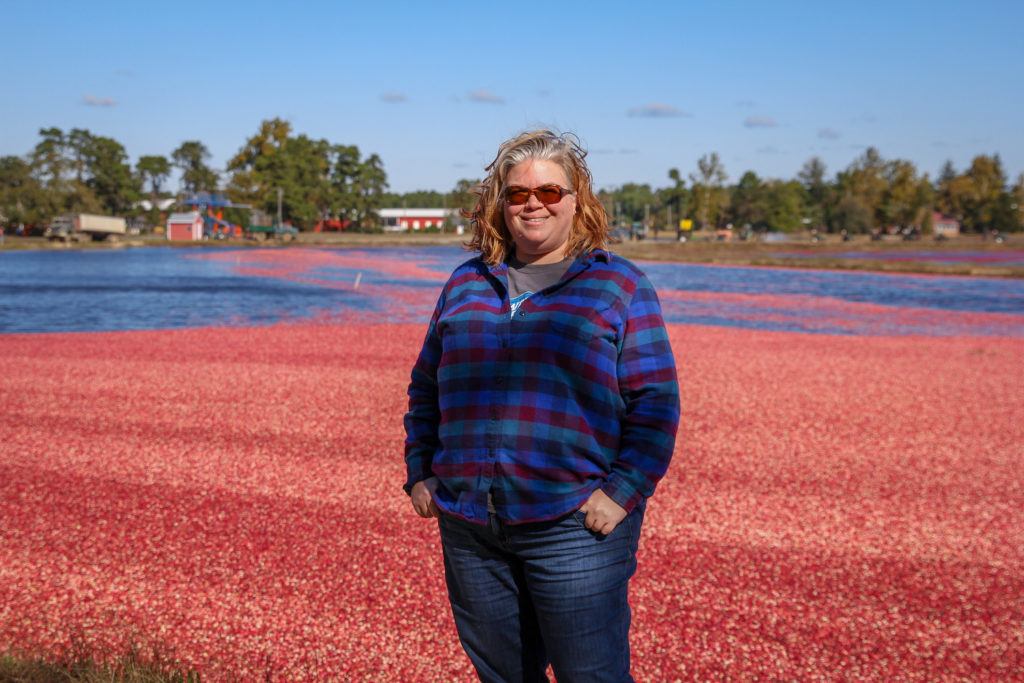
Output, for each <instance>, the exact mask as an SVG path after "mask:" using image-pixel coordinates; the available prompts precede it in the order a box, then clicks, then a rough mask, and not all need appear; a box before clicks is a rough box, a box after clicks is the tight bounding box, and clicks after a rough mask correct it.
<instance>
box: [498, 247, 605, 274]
mask: <svg viewBox="0 0 1024 683" xmlns="http://www.w3.org/2000/svg"><path fill="white" fill-rule="evenodd" d="M611 260H612V255H611V252H609V251H608V250H606V249H591V250H590V251H588V252H586V253H584V254H580V255H579V256H577V257H576V260H575V261H573V263H572V265H571V266H569V270H579V269H581V267H586V266H589V265H590V264H591V263H593V262H594V261H604V262H605V263H609V262H611ZM488 270H490V272H491V274H492V275H495V276H500V275H505V274H506V273H508V263H505V262H504V261H502V262H501V263H499V264H498V265H496V266H491V267H490V268H488Z"/></svg>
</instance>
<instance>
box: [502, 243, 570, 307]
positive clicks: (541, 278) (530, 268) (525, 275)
mask: <svg viewBox="0 0 1024 683" xmlns="http://www.w3.org/2000/svg"><path fill="white" fill-rule="evenodd" d="M572 262H573V259H572V257H567V258H564V259H562V260H561V261H559V262H558V263H544V264H536V263H523V262H522V261H520V260H519V259H517V258H516V257H515V256H512V257H510V258H509V260H508V298H509V301H510V302H511V304H512V315H515V313H516V310H517V309H518V308H519V306H520V305H521V304H522V303H523V302H524V301H526V300H527V299H528V298H530V296H531V295H533V294H536V293H537V292H539V291H541V290H543V289H547V288H548V287H550V286H551V285H553V284H555V283H556V282H558V281H559V280H561V279H562V276H563V275H565V271H567V270H569V266H571V265H572Z"/></svg>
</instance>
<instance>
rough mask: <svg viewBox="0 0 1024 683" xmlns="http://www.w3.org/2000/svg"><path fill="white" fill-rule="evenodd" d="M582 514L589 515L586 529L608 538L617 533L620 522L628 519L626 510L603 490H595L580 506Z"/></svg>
mask: <svg viewBox="0 0 1024 683" xmlns="http://www.w3.org/2000/svg"><path fill="white" fill-rule="evenodd" d="M580 512H585V513H587V521H586V522H585V524H586V527H587V528H588V529H590V530H591V531H594V532H596V533H599V534H604V535H605V536H607V535H608V534H610V533H611V532H613V531H615V527H617V526H618V525H619V522H621V521H622V520H624V519H625V518H626V510H625V509H624V508H623V507H622V506H621V505H619V504H618V503H616V502H615V501H614V500H612V499H611V498H609V497H608V495H607V494H606V493H605V492H604V491H602V490H601V489H595V490H594V492H593V493H591V494H590V498H587V502H586V503H584V504H583V505H581V506H580Z"/></svg>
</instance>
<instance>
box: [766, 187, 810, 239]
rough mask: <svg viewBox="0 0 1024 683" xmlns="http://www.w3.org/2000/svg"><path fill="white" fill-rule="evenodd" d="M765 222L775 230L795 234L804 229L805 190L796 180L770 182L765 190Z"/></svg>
mask: <svg viewBox="0 0 1024 683" xmlns="http://www.w3.org/2000/svg"><path fill="white" fill-rule="evenodd" d="M763 196H764V199H763V202H764V220H765V223H767V224H768V226H769V227H770V228H771V229H773V230H781V231H782V232H794V231H797V230H800V229H801V228H802V227H803V219H804V197H805V193H804V188H803V185H801V184H800V183H799V182H798V181H796V180H770V181H768V182H767V183H765V186H764V190H763Z"/></svg>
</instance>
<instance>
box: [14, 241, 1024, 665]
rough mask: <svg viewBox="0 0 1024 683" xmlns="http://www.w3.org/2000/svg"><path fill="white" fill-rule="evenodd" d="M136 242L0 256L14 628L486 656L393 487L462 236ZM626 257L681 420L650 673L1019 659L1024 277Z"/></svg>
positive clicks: (138, 641)
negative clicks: (382, 246)
mask: <svg viewBox="0 0 1024 683" xmlns="http://www.w3.org/2000/svg"><path fill="white" fill-rule="evenodd" d="M146 251H147V252H148V253H147V254H145V255H141V252H139V253H140V255H138V256H136V255H133V253H132V252H107V253H104V254H99V253H87V254H86V253H78V254H73V253H65V252H62V253H45V254H20V253H19V254H9V255H6V256H5V258H4V259H3V260H0V278H19V281H22V282H25V281H28V282H29V283H30V284H31V286H30V287H26V289H30V290H32V291H33V292H34V296H31V297H30V296H29V294H24V295H22V294H12V295H11V296H10V297H8V299H7V302H6V304H5V306H6V308H0V325H2V329H3V330H4V331H5V332H6V333H4V334H0V353H2V355H3V359H4V361H3V364H4V372H3V375H2V379H0V399H2V401H3V411H4V412H3V418H2V420H0V652H4V651H6V652H13V653H18V654H21V655H24V656H32V657H34V656H42V657H47V658H52V659H55V660H57V659H60V658H62V657H73V656H81V655H82V654H83V653H86V654H88V655H89V656H92V657H95V658H97V659H100V660H103V659H110V660H116V659H117V658H119V657H121V656H123V655H124V653H125V652H127V651H130V650H132V649H134V650H135V651H137V652H140V653H142V655H143V656H149V657H152V658H154V659H159V660H160V661H164V662H167V661H173V662H175V663H176V664H177V665H178V666H179V667H180V668H182V669H193V670H195V671H198V672H199V673H201V674H202V676H203V677H204V678H205V679H207V680H250V679H253V678H257V677H260V678H269V679H271V680H297V679H335V680H381V681H394V680H415V681H453V680H473V675H472V671H471V669H470V666H469V663H468V660H467V659H466V658H465V656H464V655H463V654H462V652H461V649H460V647H459V644H458V639H457V636H456V634H455V630H454V626H453V623H452V619H451V615H450V612H449V608H448V603H447V598H446V594H445V588H444V580H443V566H442V561H441V554H440V547H439V544H438V535H437V528H436V523H434V522H433V521H432V520H423V519H420V518H419V517H417V516H416V515H415V513H413V511H412V509H411V507H410V505H409V503H408V499H407V497H406V496H405V494H404V493H403V492H402V491H401V483H402V481H403V479H404V467H403V462H402V442H403V432H402V415H403V413H404V411H405V404H406V397H405V389H406V386H407V382H408V375H409V370H410V368H411V366H412V363H413V360H414V359H415V356H416V353H417V352H418V350H419V345H420V343H421V341H422V338H423V333H424V328H425V322H426V319H427V317H428V316H429V314H430V311H431V310H432V307H433V304H434V301H435V299H436V296H437V293H438V291H439V288H440V286H441V284H442V283H443V281H444V279H445V278H446V274H447V272H448V271H450V269H451V268H452V266H454V265H455V264H456V263H458V262H459V261H460V260H462V259H464V258H466V256H465V255H462V254H459V253H458V252H457V251H456V250H453V249H436V250H429V249H428V250H412V249H390V250H380V251H375V250H364V251H355V250H345V251H339V250H328V249H290V250H275V249H267V250H262V249H261V250H255V249H249V250H244V251H239V252H234V251H225V250H210V251H206V250H173V249H168V250H146ZM49 259H58V260H59V259H65V260H63V261H51V260H49ZM74 259H77V260H74ZM90 259H91V260H90ZM132 259H139V260H138V261H132ZM642 266H643V267H644V269H645V270H646V271H647V272H648V274H649V275H650V276H651V279H652V281H654V283H655V285H656V286H657V287H658V288H659V293H660V294H661V297H662V303H663V307H664V310H665V317H666V320H667V321H668V323H669V328H670V334H671V338H672V343H673V348H674V351H675V353H676V356H677V360H678V365H679V378H680V384H681V388H682V400H683V417H682V425H681V429H680V433H679V439H678V445H677V448H676V453H675V456H674V460H673V463H672V466H671V467H670V469H669V472H668V474H667V476H666V477H665V479H664V480H663V481H662V482H661V484H660V485H659V487H658V490H657V492H656V494H655V496H654V498H652V500H651V502H650V506H649V508H648V514H647V519H646V521H645V525H644V529H643V535H642V540H641V547H640V555H639V569H638V572H637V575H636V577H635V578H634V580H633V582H632V584H631V603H632V607H633V627H632V644H633V655H634V658H633V673H634V676H635V677H636V678H637V680H644V681H671V680H735V679H759V680H765V679H771V680H807V679H862V678H864V679H876V680H928V681H931V680H963V679H973V680H993V681H996V680H1007V679H1013V678H1020V677H1021V671H1022V670H1024V478H1022V476H1021V471H1022V459H1024V399H1022V392H1021V387H1022V386H1024V283H1021V282H1020V281H1016V280H989V279H982V278H943V277H932V276H903V275H876V274H870V273H833V272H828V271H810V270H808V271H803V270H801V271H792V270H785V269H768V268H760V269H759V268H731V267H713V266H682V265H676V264H655V263H644V264H642ZM33 278H35V279H34V280H33ZM126 278H127V279H126ZM125 283H127V284H125ZM5 284H6V283H5ZM124 290H128V291H124ZM5 291H12V290H11V289H10V288H9V287H5ZM85 302H91V304H92V305H91V306H90V305H89V304H87V303H85ZM97 306H99V308H98V309H97Z"/></svg>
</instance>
